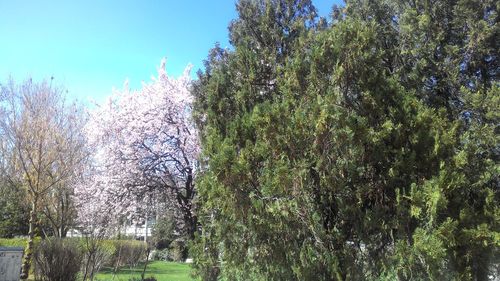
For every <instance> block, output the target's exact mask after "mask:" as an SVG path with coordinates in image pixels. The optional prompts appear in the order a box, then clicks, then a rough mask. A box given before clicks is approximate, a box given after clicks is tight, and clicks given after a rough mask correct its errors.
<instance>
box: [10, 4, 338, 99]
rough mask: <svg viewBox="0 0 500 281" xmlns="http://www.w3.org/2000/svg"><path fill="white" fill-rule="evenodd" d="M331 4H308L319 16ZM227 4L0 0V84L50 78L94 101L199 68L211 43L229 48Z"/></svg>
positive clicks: (230, 10)
mask: <svg viewBox="0 0 500 281" xmlns="http://www.w3.org/2000/svg"><path fill="white" fill-rule="evenodd" d="M334 2H337V1H334V0H313V3H314V5H315V6H316V8H317V9H318V11H319V14H320V15H322V16H326V15H327V14H328V13H329V11H330V7H331V6H332V5H333V3H334ZM234 3H235V1H233V0H213V1H205V0H198V1H194V0H175V1H174V0H163V1H162V0H144V1H139V0H136V1H132V0H122V1H105V0H85V1H68V0H56V1H51V0H45V1H34V0H25V1H11V0H0V81H5V80H6V79H7V78H8V77H9V75H12V76H13V77H14V79H15V80H16V81H20V80H23V79H25V78H27V77H33V78H34V79H36V80H41V79H44V78H50V77H51V76H53V77H54V79H55V80H54V81H55V82H56V84H58V85H62V86H64V87H65V88H66V89H67V90H68V93H69V95H70V96H71V97H73V98H78V99H79V100H81V101H84V102H86V101H87V100H88V98H92V99H95V100H96V101H98V102H100V101H102V100H103V99H104V97H105V96H107V95H109V94H111V89H112V87H117V88H121V87H122V85H123V82H124V81H125V80H126V79H128V80H129V84H130V86H131V87H132V88H138V87H139V86H140V84H141V81H148V80H149V79H150V77H151V76H152V75H155V74H156V67H157V66H158V65H159V63H160V60H161V58H162V57H167V73H169V75H173V76H178V75H180V74H181V73H182V71H183V70H184V68H185V67H186V65H188V64H189V63H191V64H192V65H193V66H194V67H193V70H192V74H193V77H194V73H195V72H196V70H197V69H199V68H201V67H202V61H203V59H205V58H206V56H207V54H208V51H209V49H210V48H211V47H213V46H214V44H215V42H220V43H221V46H222V47H225V46H228V45H229V43H228V39H227V38H228V31H227V26H228V24H229V22H230V20H231V19H234V18H236V17H237V14H236V11H235V5H234Z"/></svg>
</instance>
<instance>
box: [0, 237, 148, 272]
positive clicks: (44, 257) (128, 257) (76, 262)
mask: <svg viewBox="0 0 500 281" xmlns="http://www.w3.org/2000/svg"><path fill="white" fill-rule="evenodd" d="M0 246H4V247H25V246H26V239H24V238H14V239H0ZM146 253H147V246H146V244H145V243H144V242H141V241H136V240H101V239H93V238H64V239H57V238H46V239H42V240H40V239H37V240H36V241H35V247H34V255H33V273H34V274H35V278H36V280H41V281H71V280H76V278H77V276H78V273H79V272H81V276H82V278H83V280H92V279H93V277H94V276H95V274H96V273H97V272H98V271H99V270H100V269H101V268H102V267H103V266H108V267H112V268H113V269H114V270H115V271H116V270H118V269H119V268H121V267H135V266H137V265H138V263H139V262H141V261H144V260H145V259H146Z"/></svg>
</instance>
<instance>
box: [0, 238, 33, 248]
mask: <svg viewBox="0 0 500 281" xmlns="http://www.w3.org/2000/svg"><path fill="white" fill-rule="evenodd" d="M26 241H27V239H25V238H0V246H1V247H25V246H26Z"/></svg>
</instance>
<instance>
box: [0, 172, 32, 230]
mask: <svg viewBox="0 0 500 281" xmlns="http://www.w3.org/2000/svg"><path fill="white" fill-rule="evenodd" d="M0 194H1V196H0V237H2V238H12V237H14V236H16V235H26V234H27V233H28V222H29V206H28V204H26V203H25V200H24V196H25V195H24V193H23V192H22V190H20V189H19V188H17V187H13V186H12V185H10V184H7V183H3V182H2V181H1V180H0Z"/></svg>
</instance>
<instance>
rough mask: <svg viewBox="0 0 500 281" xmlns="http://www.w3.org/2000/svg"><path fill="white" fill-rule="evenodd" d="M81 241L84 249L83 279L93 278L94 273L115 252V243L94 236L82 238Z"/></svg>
mask: <svg viewBox="0 0 500 281" xmlns="http://www.w3.org/2000/svg"><path fill="white" fill-rule="evenodd" d="M80 243H81V246H82V249H83V263H82V279H83V280H87V279H89V280H93V279H94V275H95V274H96V273H97V272H99V270H100V269H101V267H102V266H103V265H104V264H106V263H108V262H109V260H110V259H111V257H112V256H113V254H114V253H115V251H116V248H115V245H114V244H113V243H111V242H110V241H108V240H102V239H99V238H97V237H93V236H88V237H85V238H83V239H81V242H80Z"/></svg>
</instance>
